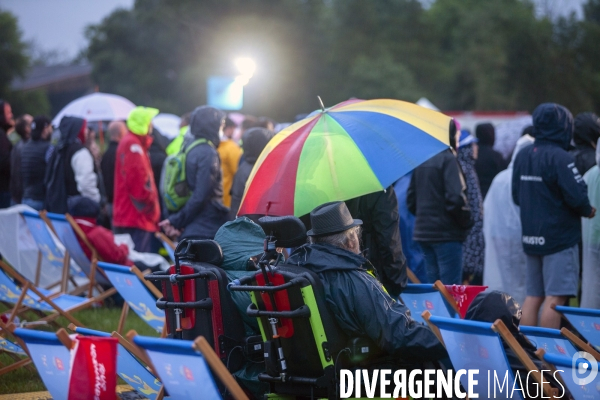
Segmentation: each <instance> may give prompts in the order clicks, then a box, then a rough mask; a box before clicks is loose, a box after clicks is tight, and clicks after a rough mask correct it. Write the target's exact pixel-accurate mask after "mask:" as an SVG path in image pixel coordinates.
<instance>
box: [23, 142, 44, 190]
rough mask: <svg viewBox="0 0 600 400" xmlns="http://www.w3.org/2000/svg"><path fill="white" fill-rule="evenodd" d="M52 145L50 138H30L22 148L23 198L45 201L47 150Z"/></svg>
mask: <svg viewBox="0 0 600 400" xmlns="http://www.w3.org/2000/svg"><path fill="white" fill-rule="evenodd" d="M48 147H50V141H48V140H29V141H28V142H27V143H25V144H24V145H23V147H22V149H21V174H22V179H23V198H24V199H33V200H38V201H44V200H45V198H46V187H45V186H44V176H45V174H46V152H47V151H48Z"/></svg>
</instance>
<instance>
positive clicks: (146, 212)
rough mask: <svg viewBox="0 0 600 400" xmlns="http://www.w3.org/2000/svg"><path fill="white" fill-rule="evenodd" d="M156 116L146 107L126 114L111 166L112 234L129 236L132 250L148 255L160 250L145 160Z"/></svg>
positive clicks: (148, 166) (155, 201)
mask: <svg viewBox="0 0 600 400" xmlns="http://www.w3.org/2000/svg"><path fill="white" fill-rule="evenodd" d="M156 114H158V110H157V109H155V108H149V107H136V108H134V109H133V110H132V111H131V112H130V113H129V116H128V117H127V129H128V132H127V134H126V135H125V136H124V137H123V138H122V139H121V141H120V142H119V146H118V147H117V156H116V159H117V161H116V165H115V186H114V187H115V193H114V200H113V202H114V203H113V227H114V231H115V233H128V234H130V235H131V238H132V239H133V243H134V245H135V250H136V251H138V252H148V253H156V252H158V249H159V247H160V243H159V242H158V240H157V239H156V238H155V237H154V233H155V232H156V231H157V224H158V221H159V219H160V206H159V202H158V191H157V190H156V184H155V182H154V175H153V174H152V166H151V164H150V158H149V156H148V149H149V148H150V145H151V144H152V137H151V136H150V135H149V134H150V133H151V132H152V118H154V117H155V116H156Z"/></svg>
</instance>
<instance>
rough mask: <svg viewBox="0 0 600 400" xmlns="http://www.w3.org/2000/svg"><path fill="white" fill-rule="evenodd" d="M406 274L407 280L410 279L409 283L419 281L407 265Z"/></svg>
mask: <svg viewBox="0 0 600 400" xmlns="http://www.w3.org/2000/svg"><path fill="white" fill-rule="evenodd" d="M406 275H407V276H408V280H409V281H410V283H421V281H420V280H419V278H417V276H416V275H415V273H414V272H413V271H412V269H410V268H408V267H406Z"/></svg>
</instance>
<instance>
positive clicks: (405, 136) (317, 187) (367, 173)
mask: <svg viewBox="0 0 600 400" xmlns="http://www.w3.org/2000/svg"><path fill="white" fill-rule="evenodd" d="M449 125H450V118H449V117H447V116H445V115H443V114H441V113H439V112H436V111H432V110H428V109H426V108H423V107H420V106H418V105H416V104H413V103H407V102H404V101H399V100H348V101H345V102H343V103H340V104H338V105H336V106H334V107H331V108H329V109H324V110H322V111H318V112H314V113H312V114H311V115H309V116H308V117H307V118H306V119H304V120H302V121H299V122H297V123H295V124H293V125H290V126H289V127H287V128H286V129H284V130H282V131H281V132H280V133H279V134H277V135H275V137H273V139H271V141H270V142H269V144H268V145H267V146H266V147H265V149H264V150H263V152H262V153H261V155H260V157H259V158H258V160H257V161H256V164H255V165H254V168H253V170H252V173H251V174H250V177H249V178H248V182H247V183H246V191H245V193H244V198H243V200H242V204H241V206H240V210H239V212H238V215H247V214H263V215H296V216H302V215H305V214H307V213H309V212H310V211H311V210H312V209H313V208H315V207H316V206H318V205H321V204H323V203H326V202H329V201H336V200H348V199H352V198H354V197H358V196H362V195H364V194H368V193H373V192H377V191H380V190H384V189H385V188H387V187H388V186H390V185H391V184H392V183H393V182H395V181H396V180H398V179H399V178H400V177H402V176H403V175H405V174H406V173H408V172H409V171H411V170H413V169H414V168H416V167H417V166H418V165H419V164H421V163H423V162H424V161H426V160H428V159H429V158H431V157H433V156H434V155H435V154H437V153H439V152H441V151H443V150H444V149H447V148H448V146H449V133H448V132H449Z"/></svg>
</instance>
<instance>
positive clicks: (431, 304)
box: [400, 283, 457, 323]
mask: <svg viewBox="0 0 600 400" xmlns="http://www.w3.org/2000/svg"><path fill="white" fill-rule="evenodd" d="M400 298H401V299H402V301H403V302H404V304H405V305H406V307H408V309H409V310H410V312H411V315H412V317H413V319H414V320H415V321H418V322H422V323H425V321H424V320H423V317H421V314H422V313H423V312H424V311H429V312H430V313H431V314H432V315H435V316H438V317H446V318H454V317H455V316H456V315H457V314H456V312H455V311H454V309H453V308H452V306H450V305H449V304H448V302H447V301H446V299H444V296H443V295H442V294H441V293H440V291H439V290H438V289H436V288H435V287H434V286H433V284H430V283H418V284H411V283H409V284H407V285H406V288H405V289H404V291H403V292H402V294H401V295H400Z"/></svg>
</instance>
